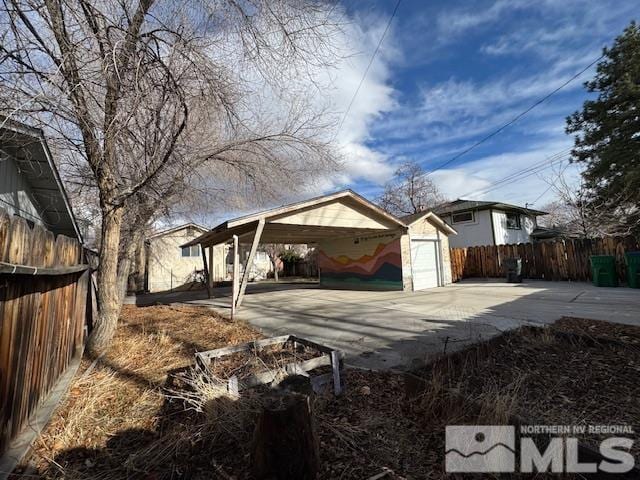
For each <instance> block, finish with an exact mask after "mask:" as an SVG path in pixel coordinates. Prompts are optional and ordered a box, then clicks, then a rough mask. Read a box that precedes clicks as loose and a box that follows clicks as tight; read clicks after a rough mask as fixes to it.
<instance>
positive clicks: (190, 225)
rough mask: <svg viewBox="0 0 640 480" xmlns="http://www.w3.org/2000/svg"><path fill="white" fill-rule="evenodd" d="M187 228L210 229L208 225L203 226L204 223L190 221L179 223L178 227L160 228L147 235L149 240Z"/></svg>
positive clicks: (202, 230)
mask: <svg viewBox="0 0 640 480" xmlns="http://www.w3.org/2000/svg"><path fill="white" fill-rule="evenodd" d="M185 228H194V229H196V230H199V231H200V232H202V233H204V232H207V231H208V229H207V227H203V226H202V225H198V224H197V223H193V222H189V223H183V224H182V225H178V226H177V227H171V228H167V229H165V230H160V231H159V232H156V233H154V234H152V235H149V236H148V237H147V240H152V239H154V238H158V237H163V236H165V235H169V234H170V233H174V232H179V231H180V230H184V229H185Z"/></svg>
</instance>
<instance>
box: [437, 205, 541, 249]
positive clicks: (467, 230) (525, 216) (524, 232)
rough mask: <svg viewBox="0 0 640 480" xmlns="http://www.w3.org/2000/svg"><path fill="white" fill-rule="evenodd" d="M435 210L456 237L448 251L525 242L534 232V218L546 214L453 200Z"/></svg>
mask: <svg viewBox="0 0 640 480" xmlns="http://www.w3.org/2000/svg"><path fill="white" fill-rule="evenodd" d="M434 211H435V212H436V213H437V214H438V215H439V216H440V217H441V218H442V219H443V220H444V221H445V222H447V224H448V225H450V226H451V227H453V228H455V230H456V231H457V232H458V235H456V236H455V237H452V238H451V241H450V246H451V248H457V247H474V246H479V245H505V244H512V243H528V242H531V241H532V240H533V237H532V234H533V232H534V231H535V230H536V229H537V225H538V222H537V217H538V216H540V215H546V212H541V211H539V210H532V209H530V208H524V207H519V206H517V205H510V204H508V203H501V202H484V201H474V200H455V201H453V202H449V203H446V204H444V205H440V206H438V207H436V208H435V209H434Z"/></svg>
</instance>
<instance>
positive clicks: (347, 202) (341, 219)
mask: <svg viewBox="0 0 640 480" xmlns="http://www.w3.org/2000/svg"><path fill="white" fill-rule="evenodd" d="M455 233H456V232H455V230H453V229H452V228H451V227H450V226H448V225H447V224H446V223H445V222H444V221H442V220H441V219H440V218H439V217H438V216H437V215H435V214H434V213H433V212H429V211H423V212H418V213H416V214H413V215H409V216H406V217H402V218H398V217H396V216H394V215H391V214H390V213H388V212H385V211H384V210H382V209H381V208H380V207H378V206H377V205H375V204H374V203H372V202H370V201H369V200H367V199H366V198H364V197H362V196H360V195H358V194H357V193H355V192H353V191H351V190H343V191H340V192H336V193H333V194H330V195H324V196H321V197H316V198H312V199H309V200H305V201H302V202H297V203H294V204H290V205H284V206H281V207H276V208H273V209H270V210H264V211H262V212H257V213H254V214H250V215H245V216H243V217H239V218H235V219H231V220H227V221H226V222H224V223H222V224H220V225H218V226H217V227H215V228H213V229H211V230H210V231H208V232H206V233H204V234H203V235H201V236H200V237H198V238H196V239H194V240H192V241H190V242H189V243H186V244H185V245H182V247H187V246H191V245H200V246H201V247H202V248H201V249H200V250H201V251H202V254H203V260H204V262H205V264H206V263H207V261H206V258H209V262H210V265H209V266H208V267H209V268H208V271H209V272H211V271H213V270H214V269H213V264H212V263H211V262H212V261H213V260H212V259H214V258H215V257H216V256H215V255H214V252H215V250H216V249H220V248H221V247H223V246H224V245H225V244H226V243H233V249H234V251H235V252H236V253H235V254H234V257H235V258H236V261H235V265H236V267H235V268H234V272H236V273H234V275H233V277H234V281H233V294H232V310H235V309H236V308H238V307H239V306H240V304H241V302H242V299H243V297H244V294H245V291H246V287H247V282H248V275H246V274H244V275H243V276H242V278H240V277H239V272H240V270H242V271H244V272H248V271H250V270H251V264H252V263H253V260H254V258H255V254H256V252H257V250H258V246H259V244H261V243H262V244H270V243H278V244H307V245H309V246H311V247H313V248H315V250H316V252H317V259H318V270H319V272H320V279H319V281H320V286H321V287H325V288H331V289H354V290H403V291H413V290H422V289H426V288H432V287H438V286H443V285H446V284H448V283H451V268H450V265H449V241H448V236H449V235H454V234H455ZM241 244H246V245H249V246H250V250H249V255H248V257H247V259H246V262H245V263H244V265H243V268H242V269H240V268H239V259H238V258H237V251H238V248H239V245H241ZM205 249H209V255H208V256H207V257H204V255H205ZM206 274H207V277H208V284H209V286H210V287H212V286H213V283H212V278H211V276H210V275H209V273H208V272H207V273H206Z"/></svg>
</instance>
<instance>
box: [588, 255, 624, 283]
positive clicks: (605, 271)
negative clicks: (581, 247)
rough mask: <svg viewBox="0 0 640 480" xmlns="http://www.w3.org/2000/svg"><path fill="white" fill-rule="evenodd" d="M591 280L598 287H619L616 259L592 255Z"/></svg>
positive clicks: (609, 256) (610, 256) (611, 256)
mask: <svg viewBox="0 0 640 480" xmlns="http://www.w3.org/2000/svg"><path fill="white" fill-rule="evenodd" d="M591 278H592V280H593V284H594V285H595V286H596V287H617V286H618V275H617V273H616V257H614V256H613V255H591Z"/></svg>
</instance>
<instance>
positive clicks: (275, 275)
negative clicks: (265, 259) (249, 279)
mask: <svg viewBox="0 0 640 480" xmlns="http://www.w3.org/2000/svg"><path fill="white" fill-rule="evenodd" d="M269 260H271V265H273V279H274V280H275V281H276V282H277V281H278V265H277V264H276V260H274V259H273V258H271V257H269Z"/></svg>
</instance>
